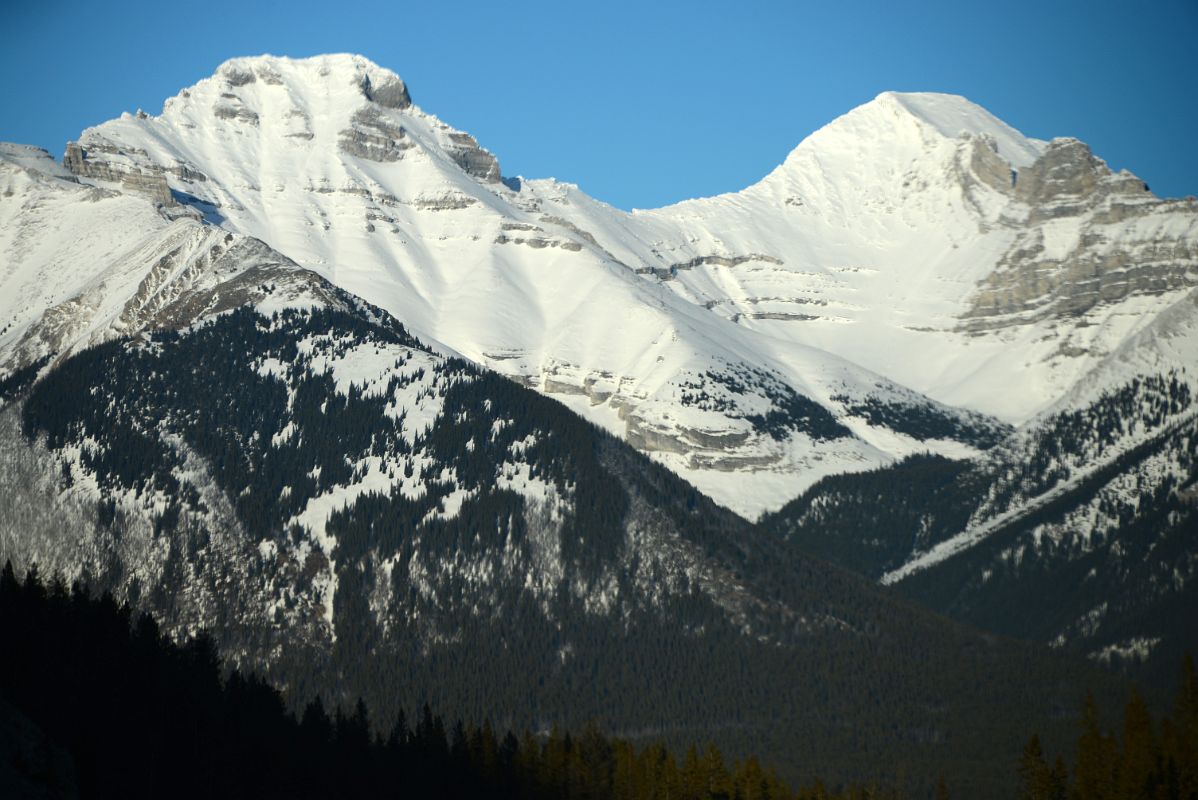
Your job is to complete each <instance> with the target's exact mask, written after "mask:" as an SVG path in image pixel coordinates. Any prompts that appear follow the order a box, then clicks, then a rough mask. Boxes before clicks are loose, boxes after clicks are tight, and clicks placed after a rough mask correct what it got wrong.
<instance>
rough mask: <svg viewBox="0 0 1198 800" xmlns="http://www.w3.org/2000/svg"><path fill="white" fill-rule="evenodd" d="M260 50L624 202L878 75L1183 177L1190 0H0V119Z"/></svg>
mask: <svg viewBox="0 0 1198 800" xmlns="http://www.w3.org/2000/svg"><path fill="white" fill-rule="evenodd" d="M267 52H268V53H274V54H278V55H290V56H305V55H313V54H316V53H322V52H358V53H362V54H363V55H365V56H367V57H369V58H371V59H373V60H374V61H376V62H378V63H379V64H381V65H383V66H385V67H389V68H391V69H393V70H394V71H396V72H398V73H399V74H400V75H401V76H402V77H403V78H404V79H405V80H406V81H407V82H408V85H409V87H410V89H411V92H412V96H413V99H414V100H415V101H416V102H417V103H418V104H419V105H421V106H422V107H423V108H424V109H425V110H427V111H430V112H432V113H434V114H436V115H438V116H439V117H441V118H442V119H443V120H445V121H446V122H448V123H450V124H452V125H454V126H456V127H458V128H462V129H464V130H467V131H469V132H471V133H473V134H474V135H475V136H476V137H477V138H478V139H479V141H480V142H481V143H482V144H483V145H484V146H485V147H487V148H489V149H490V150H492V151H493V152H494V153H495V154H496V155H497V156H498V157H499V160H500V164H501V165H502V167H503V171H504V174H506V175H517V174H522V175H525V176H527V177H548V176H554V177H557V178H559V179H561V180H567V181H572V182H574V183H578V184H579V185H581V186H582V188H583V189H584V190H585V191H587V192H588V193H590V194H591V195H593V196H595V197H598V198H600V199H602V200H606V201H607V202H610V203H613V204H614V205H617V206H621V207H624V208H630V207H634V206H635V207H642V208H644V207H652V206H657V205H663V204H665V203H669V202H673V201H676V200H680V199H684V198H687V197H695V196H700V195H708V194H715V193H718V192H723V191H731V190H735V189H739V188H742V187H744V186H746V185H748V184H750V183H752V182H754V181H755V180H757V179H758V178H760V177H761V176H763V175H765V174H766V173H767V172H768V171H769V170H770V169H772V168H773V167H774V166H775V165H777V164H778V163H780V162H781V161H782V159H783V158H785V156H786V154H787V153H788V152H789V151H790V150H791V149H792V148H793V147H794V146H795V145H796V144H798V142H799V141H800V140H802V138H803V137H804V136H806V135H807V134H808V133H810V132H811V131H813V130H815V129H817V128H819V127H820V126H821V125H823V124H825V123H826V122H828V121H830V120H832V119H833V118H835V117H836V116H838V115H840V114H842V113H844V112H846V111H848V110H849V109H851V108H852V107H854V106H856V105H858V104H860V103H862V102H865V101H867V100H869V99H870V98H872V97H874V96H875V95H876V94H878V93H879V92H881V91H884V90H887V89H895V90H900V91H942V92H954V93H958V94H963V95H965V96H967V97H969V98H970V99H971V100H973V101H975V102H977V103H980V104H981V105H983V106H985V107H987V108H988V109H990V110H991V111H992V112H993V113H995V114H996V115H998V116H999V117H1001V118H1002V119H1004V120H1006V121H1007V122H1008V123H1010V124H1012V125H1014V126H1015V127H1016V128H1019V129H1020V130H1022V131H1023V132H1024V133H1027V134H1029V135H1032V136H1038V137H1043V138H1048V137H1052V136H1076V137H1078V138H1081V139H1083V140H1085V141H1087V142H1088V143H1090V145H1091V146H1092V147H1093V148H1094V151H1095V152H1096V153H1097V154H1098V155H1099V156H1101V157H1103V158H1105V159H1106V160H1107V162H1108V163H1110V164H1111V166H1112V167H1114V168H1116V169H1118V168H1121V167H1126V168H1128V169H1130V170H1132V171H1133V172H1135V173H1136V174H1138V175H1139V176H1140V177H1141V178H1143V179H1144V180H1146V181H1147V182H1148V183H1149V184H1150V185H1151V187H1152V189H1153V190H1154V191H1156V192H1157V194H1160V195H1163V196H1180V195H1185V194H1198V61H1196V58H1198V0H1144V1H1143V2H1138V3H1133V2H1128V0H1122V1H1121V2H1110V1H1108V0H1084V2H1083V1H1081V0H1077V1H1075V0H1062V1H1061V2H1054V0H1040V2H1023V1H1022V0H1020V1H1019V2H1001V1H1000V0H990V2H984V3H983V2H974V1H973V0H954V1H953V2H925V3H902V2H897V0H892V2H850V1H848V0H844V1H842V2H833V1H832V0H829V2H818V3H816V2H800V1H799V0H792V1H790V2H787V1H786V0H778V1H777V2H759V1H758V0H740V2H738V3H731V2H721V3H714V2H705V1H704V0H690V2H654V1H653V0H640V1H639V2H623V0H603V1H602V2H594V3H585V4H584V3H576V2H571V1H570V0H556V2H519V0H506V1H496V0H492V2H485V3H484V2H478V3H474V2H467V1H466V0H458V1H457V2H439V1H438V0H423V2H396V1H395V0H392V1H391V2H368V1H359V2H342V3H329V2H323V3H314V2H311V3H310V2H253V1H252V0H241V1H240V2H226V1H225V0H201V1H200V2H177V1H176V2H153V3H150V2H119V0H114V1H113V2H108V3H96V2H88V3H82V2H61V1H58V0H30V1H29V2H26V0H0V139H4V140H10V141H19V142H25V143H29V144H37V145H40V146H42V147H45V148H47V149H49V150H50V151H51V152H52V153H54V154H55V155H56V156H58V155H61V153H62V150H63V145H64V143H65V142H66V141H67V140H68V139H72V138H75V137H76V136H77V135H78V133H79V132H80V131H81V130H82V129H83V128H84V127H86V126H88V125H93V124H96V123H99V122H102V121H104V120H106V119H109V118H111V117H114V116H117V115H119V114H120V113H121V112H122V111H132V110H135V109H137V108H144V109H145V110H147V111H149V112H151V113H158V112H159V110H160V109H161V107H162V101H163V100H164V99H165V98H167V97H169V96H171V95H173V94H175V93H176V92H177V91H178V90H179V89H181V88H182V87H184V86H186V85H189V84H191V83H194V82H195V81H197V80H199V79H200V78H203V77H205V76H207V75H210V74H211V73H212V72H213V71H214V70H215V68H216V67H217V65H218V64H220V62H221V61H223V60H224V59H226V58H229V57H231V56H237V55H253V54H259V53H267Z"/></svg>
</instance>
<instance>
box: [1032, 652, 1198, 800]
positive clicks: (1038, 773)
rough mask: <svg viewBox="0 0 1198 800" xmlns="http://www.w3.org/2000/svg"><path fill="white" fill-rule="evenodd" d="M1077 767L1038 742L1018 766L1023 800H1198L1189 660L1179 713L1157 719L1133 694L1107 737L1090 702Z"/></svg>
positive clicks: (1197, 680)
mask: <svg viewBox="0 0 1198 800" xmlns="http://www.w3.org/2000/svg"><path fill="white" fill-rule="evenodd" d="M1081 728H1082V730H1081V734H1080V735H1079V737H1078V740H1077V745H1076V747H1075V750H1074V753H1073V765H1072V769H1070V767H1069V765H1067V764H1066V761H1065V758H1064V757H1063V756H1060V755H1058V756H1056V758H1055V759H1054V760H1052V761H1051V762H1050V760H1049V756H1048V755H1047V754H1046V753H1045V752H1044V748H1043V746H1042V745H1041V743H1040V737H1039V736H1032V738H1031V739H1030V740H1029V741H1028V743H1027V746H1026V747H1025V748H1024V751H1023V758H1022V760H1021V762H1020V766H1019V777H1020V781H1021V783H1022V791H1021V793H1020V798H1021V800H1195V799H1196V798H1198V675H1196V674H1195V671H1194V659H1193V658H1192V657H1191V656H1186V658H1185V666H1184V670H1183V673H1182V680H1181V687H1180V689H1179V690H1178V692H1177V699H1176V701H1175V702H1174V707H1173V713H1172V714H1171V715H1168V716H1166V717H1165V718H1164V719H1162V720H1160V721H1159V722H1158V721H1155V720H1153V718H1152V714H1151V712H1150V711H1149V709H1148V705H1147V704H1146V703H1145V702H1144V699H1143V698H1142V697H1141V696H1140V695H1139V694H1138V693H1134V692H1133V693H1132V695H1131V697H1130V698H1129V699H1128V701H1127V704H1126V705H1125V706H1124V708H1123V721H1122V725H1121V727H1120V729H1119V730H1118V731H1115V732H1112V731H1106V730H1104V729H1103V727H1102V724H1101V722H1100V715H1099V711H1098V707H1097V704H1096V703H1095V702H1094V699H1093V698H1092V697H1091V698H1087V699H1086V702H1085V705H1084V708H1083V712H1082V721H1081Z"/></svg>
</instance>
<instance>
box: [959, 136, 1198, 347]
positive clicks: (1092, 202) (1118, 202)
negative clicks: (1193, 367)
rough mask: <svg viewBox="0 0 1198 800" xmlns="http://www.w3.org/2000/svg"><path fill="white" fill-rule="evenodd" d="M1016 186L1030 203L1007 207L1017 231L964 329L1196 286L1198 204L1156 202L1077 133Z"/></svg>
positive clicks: (1062, 314) (1053, 316)
mask: <svg viewBox="0 0 1198 800" xmlns="http://www.w3.org/2000/svg"><path fill="white" fill-rule="evenodd" d="M1010 192H1011V194H1012V195H1013V197H1014V198H1015V199H1016V200H1017V201H1018V202H1019V203H1021V204H1025V205H1026V210H1023V209H1021V208H1019V207H1016V208H1014V209H1011V210H1010V211H1008V212H1007V213H1008V214H1009V215H1010V216H1009V217H1008V218H1007V219H1006V223H1007V224H1008V225H1010V226H1012V227H1016V229H1017V231H1018V233H1017V235H1016V238H1015V240H1014V242H1013V244H1012V245H1011V247H1010V249H1008V250H1007V252H1006V253H1005V254H1004V255H1003V256H1002V257H1001V258H1000V259H999V261H998V263H997V264H996V266H995V269H994V271H993V272H992V273H991V274H990V275H988V276H987V277H986V278H985V279H984V281H983V282H982V283H981V285H980V287H979V290H978V292H977V293H976V294H975V295H974V296H973V298H972V302H971V307H970V308H969V309H968V310H967V312H966V313H965V315H964V322H963V328H964V329H965V330H967V331H970V332H979V331H984V330H990V329H1002V328H1004V327H1008V326H1011V325H1025V324H1028V323H1033V322H1038V321H1042V320H1059V319H1066V318H1069V317H1073V316H1077V315H1080V314H1084V313H1085V312H1087V311H1090V310H1091V309H1093V308H1095V307H1096V306H1099V305H1103V304H1108V305H1109V304H1114V303H1118V302H1120V301H1123V300H1125V299H1129V298H1133V297H1137V296H1145V295H1148V296H1151V295H1161V294H1164V293H1168V292H1175V291H1177V290H1182V289H1185V288H1187V287H1191V286H1195V285H1198V201H1194V200H1193V199H1192V198H1191V199H1188V200H1165V201H1162V200H1158V199H1157V198H1156V197H1154V196H1153V195H1152V194H1151V193H1150V192H1149V191H1148V189H1147V187H1146V186H1144V184H1143V183H1142V182H1141V181H1140V180H1139V179H1137V178H1136V177H1135V176H1134V175H1131V174H1130V173H1127V172H1120V173H1118V174H1114V173H1112V172H1111V171H1110V169H1109V168H1108V167H1107V166H1106V164H1105V163H1104V162H1103V161H1102V160H1100V159H1098V158H1096V157H1095V156H1094V155H1093V154H1092V153H1091V152H1090V149H1089V148H1088V147H1087V146H1086V145H1085V144H1083V143H1082V142H1079V141H1077V140H1076V139H1058V140H1054V141H1053V142H1051V143H1050V144H1049V146H1048V148H1047V149H1046V150H1045V152H1044V155H1043V156H1041V157H1040V158H1039V159H1038V160H1037V161H1036V162H1035V163H1034V164H1032V165H1031V166H1030V167H1028V168H1026V169H1024V170H1021V171H1020V172H1019V173H1018V174H1017V176H1016V179H1015V182H1014V186H1013V187H1012V189H1011V190H1010ZM1021 212H1022V213H1021ZM1016 215H1019V216H1016ZM1179 234H1180V235H1179Z"/></svg>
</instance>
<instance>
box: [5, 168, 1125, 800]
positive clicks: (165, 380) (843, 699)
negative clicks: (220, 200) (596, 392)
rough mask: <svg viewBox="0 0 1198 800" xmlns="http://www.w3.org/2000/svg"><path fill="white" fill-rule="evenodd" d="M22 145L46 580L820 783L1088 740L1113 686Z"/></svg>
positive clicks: (308, 653) (24, 453) (515, 719)
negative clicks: (734, 504)
mask: <svg viewBox="0 0 1198 800" xmlns="http://www.w3.org/2000/svg"><path fill="white" fill-rule="evenodd" d="M6 152H7V153H8V154H9V157H8V158H6V159H5V161H4V162H3V165H2V170H3V171H2V172H0V175H3V179H4V181H5V184H4V186H5V187H6V189H5V192H8V190H11V193H8V194H7V196H6V199H5V201H4V203H5V205H4V210H3V213H4V214H5V215H6V216H5V220H6V223H5V226H4V234H5V236H7V237H9V239H8V241H9V242H11V243H12V244H6V246H8V247H11V248H12V250H11V251H10V252H14V253H16V254H17V255H18V256H19V257H18V258H15V259H13V260H12V261H10V262H9V266H10V268H13V270H14V271H12V272H10V273H9V274H10V275H12V276H14V277H12V278H11V281H12V285H13V286H14V287H15V288H16V289H17V290H19V291H18V292H14V293H13V294H11V295H10V294H7V293H6V294H5V297H6V298H13V299H11V300H9V302H10V305H9V306H8V310H7V312H6V313H9V314H11V315H12V317H10V323H8V324H10V325H12V327H10V329H9V334H8V335H10V338H9V339H8V340H6V342H7V346H8V348H9V349H8V350H6V353H7V354H8V356H7V357H8V358H10V359H11V362H10V363H19V364H21V365H22V366H20V367H19V368H16V369H13V370H12V371H10V372H9V373H8V374H7V375H6V376H5V378H4V379H3V383H2V384H0V399H2V402H3V406H2V407H0V556H2V557H3V558H5V559H11V560H12V561H13V563H14V564H15V565H16V567H17V569H18V571H21V570H24V569H26V568H28V567H29V566H30V565H33V564H36V565H37V566H38V567H39V569H40V570H41V571H42V574H43V575H61V576H62V577H63V578H64V579H65V580H68V581H74V580H80V581H83V582H85V583H86V584H87V585H88V586H89V587H91V589H92V590H93V591H108V592H111V593H113V595H114V596H115V597H117V598H118V599H120V600H123V601H128V602H130V603H132V604H134V605H135V606H136V607H138V608H140V609H143V610H146V611H149V612H151V613H152V614H153V615H154V617H155V618H156V619H157V620H158V621H159V624H160V625H161V626H162V629H163V631H164V632H165V633H167V634H168V635H169V636H171V637H175V638H184V637H188V636H191V635H194V634H195V633H196V632H197V631H200V630H207V631H209V632H211V633H212V634H213V635H214V636H215V638H216V640H217V641H218V642H219V645H220V652H221V654H222V656H223V657H224V658H225V659H226V660H227V661H228V663H230V664H231V665H233V666H238V667H242V668H246V669H253V670H256V671H260V672H261V673H262V674H264V675H266V676H267V677H268V678H269V679H270V680H271V681H272V682H273V683H274V684H275V685H278V686H280V687H281V688H282V689H283V690H284V691H285V693H286V695H287V697H288V698H289V699H290V701H291V702H292V703H303V702H306V701H307V700H308V699H309V698H310V697H311V696H313V695H314V694H319V695H321V696H323V697H324V698H326V701H327V702H330V703H334V704H339V705H343V706H349V705H352V704H353V702H354V700H355V699H356V698H357V697H362V698H364V699H365V700H366V702H367V704H368V706H369V708H370V709H371V714H372V716H373V718H375V719H380V720H389V719H393V718H394V717H395V715H396V714H397V713H398V711H399V710H400V709H407V710H408V711H409V712H411V711H413V710H414V709H416V708H419V707H420V706H421V704H423V703H424V702H430V703H432V704H433V705H434V706H435V707H437V708H438V709H441V710H442V711H443V713H447V714H451V715H453V716H458V715H460V716H462V717H464V718H466V719H472V720H480V719H485V718H488V717H489V718H491V719H492V720H493V721H494V722H495V723H496V724H497V725H500V726H502V727H507V726H511V727H514V728H517V729H520V728H528V729H531V730H534V731H539V730H545V729H548V728H549V727H551V726H553V725H560V726H565V727H567V728H572V729H575V730H577V729H580V728H581V727H582V726H583V725H585V724H586V723H588V722H597V723H599V724H600V725H601V726H602V728H603V729H604V730H607V731H611V732H612V733H613V734H616V735H621V736H626V737H630V738H634V739H637V740H642V741H643V740H646V739H648V740H655V739H664V740H666V741H668V742H671V743H673V744H675V745H677V746H680V747H685V746H687V745H689V744H691V743H693V742H695V741H706V740H714V741H716V742H718V743H719V744H720V746H721V747H722V748H724V749H725V750H726V751H727V752H728V753H729V754H730V755H732V756H736V757H740V756H744V755H747V754H749V753H757V754H759V755H760V756H761V757H762V758H763V759H765V760H766V761H767V762H768V763H770V764H773V765H776V766H777V767H778V768H779V769H780V770H782V771H784V773H785V774H786V775H788V776H789V777H791V778H792V779H795V780H801V781H805V780H810V779H812V778H813V777H814V776H823V777H825V778H826V779H830V780H836V781H849V780H853V781H862V780H877V781H880V782H884V783H891V784H902V783H910V784H911V785H912V786H914V787H924V786H930V785H931V784H932V783H933V782H934V780H935V778H936V775H937V774H938V773H940V772H943V773H944V774H945V775H946V776H947V777H948V778H949V779H950V780H951V781H952V782H953V785H954V786H960V787H962V791H968V792H970V793H971V794H972V795H974V796H982V797H985V796H994V797H997V796H1000V795H1005V794H1006V793H1007V792H1008V789H1009V787H1010V785H1011V782H1012V777H1011V775H1012V773H1011V771H1010V763H1011V760H1012V759H1013V758H1014V756H1015V754H1016V753H1017V750H1018V747H1019V746H1020V743H1021V742H1022V739H1023V737H1024V736H1025V734H1026V731H1027V730H1028V728H1029V726H1030V725H1034V726H1035V727H1038V728H1040V729H1041V730H1042V731H1043V734H1044V735H1045V736H1046V737H1047V738H1048V740H1050V741H1056V742H1058V743H1063V742H1064V741H1066V739H1067V737H1068V735H1069V733H1070V730H1071V727H1072V721H1071V719H1069V718H1068V714H1067V713H1065V714H1062V713H1061V710H1062V709H1071V708H1077V707H1079V703H1080V699H1081V695H1082V693H1083V691H1084V690H1085V689H1087V688H1090V689H1094V690H1095V691H1097V692H1099V693H1100V694H1103V695H1109V694H1111V693H1114V692H1115V691H1117V690H1118V689H1119V682H1118V681H1117V680H1116V679H1115V678H1113V677H1110V676H1107V675H1104V674H1102V673H1100V672H1098V671H1095V670H1091V669H1088V668H1087V667H1086V666H1085V665H1084V664H1079V662H1077V661H1076V660H1074V659H1072V658H1071V657H1068V656H1065V657H1059V656H1056V655H1054V654H1048V653H1044V652H1041V650H1040V649H1039V648H1036V647H1034V646H1032V645H1027V644H1023V643H1019V642H1015V641H1010V640H1006V639H1002V638H997V637H992V636H986V635H983V634H980V633H977V632H975V631H973V630H971V629H968V628H965V627H962V626H958V625H956V624H954V623H951V622H947V621H945V620H943V619H941V618H939V617H937V616H935V615H933V614H930V613H928V612H926V611H923V610H922V609H920V608H918V607H917V606H914V605H912V604H910V603H908V602H906V601H904V600H902V599H901V598H896V597H894V596H893V595H892V593H890V592H889V591H886V590H884V589H880V588H878V587H876V586H873V585H871V584H870V583H869V582H867V581H865V580H863V579H861V578H859V577H857V576H855V575H853V574H851V573H849V572H845V571H843V570H841V569H839V568H837V567H834V566H832V565H830V564H828V563H826V562H824V561H821V560H819V559H816V558H812V557H810V556H808V555H806V554H804V553H802V552H801V551H798V550H796V549H794V548H792V547H791V546H789V545H788V544H787V543H786V542H785V541H783V540H781V539H779V538H778V537H777V536H775V535H773V534H771V533H769V532H766V531H761V530H758V529H756V528H754V527H753V526H751V525H750V524H749V523H747V522H746V521H745V520H743V519H742V518H740V517H738V516H736V515H735V514H733V513H732V512H730V511H727V510H725V509H722V508H721V507H719V506H717V505H716V504H715V503H713V502H712V501H711V500H709V499H708V498H706V497H705V496H703V495H702V494H700V493H699V492H698V491H697V490H695V489H694V488H692V487H691V486H689V485H687V484H686V483H684V482H683V481H682V480H681V479H679V478H678V477H677V476H675V475H674V474H672V473H671V472H670V471H669V470H667V469H666V468H665V467H663V466H662V465H659V464H656V463H654V462H653V461H651V460H649V459H648V458H646V457H645V456H644V455H643V454H641V453H638V452H637V451H636V450H634V449H633V448H631V447H630V446H629V445H628V444H627V443H625V442H623V441H622V440H620V439H619V438H617V437H614V436H612V435H611V434H609V433H606V432H604V431H602V430H601V429H599V428H596V427H594V426H592V425H591V424H590V423H588V422H586V421H585V420H583V419H582V418H580V417H579V416H578V415H577V414H575V413H573V412H572V411H571V410H570V409H569V408H567V407H566V406H563V405H562V404H560V403H558V402H556V400H554V399H552V398H547V397H545V396H543V395H542V394H539V393H537V392H535V391H533V390H531V389H529V388H527V387H524V386H521V385H520V384H519V383H518V382H515V381H512V380H510V379H508V378H507V377H504V376H501V375H499V374H497V373H495V372H493V371H490V370H486V369H483V368H481V367H479V366H478V365H476V364H473V363H471V362H468V361H466V360H464V359H462V358H460V357H457V356H452V355H446V354H445V353H443V352H439V351H438V349H436V348H433V347H430V346H428V345H426V344H424V343H423V342H421V341H420V340H419V339H418V338H417V337H415V336H413V334H412V333H411V332H410V331H409V330H408V329H407V328H406V327H405V326H404V325H402V324H401V323H400V322H399V321H398V320H397V319H396V318H395V317H393V316H392V315H390V314H388V313H387V312H386V311H385V310H383V309H380V308H378V307H377V306H373V305H371V304H369V303H367V302H366V301H364V300H363V299H361V298H359V297H356V296H354V295H351V294H349V293H347V292H345V291H344V290H342V289H340V288H337V287H336V286H334V285H333V284H331V283H330V282H328V281H327V280H326V279H324V278H322V277H321V276H320V275H318V274H316V273H315V272H312V271H309V270H307V269H305V268H303V267H302V266H300V265H299V264H298V263H296V262H294V261H293V260H291V259H290V258H288V257H287V256H285V255H283V254H281V253H279V252H277V251H275V250H274V249H272V248H271V247H270V246H268V245H267V244H266V243H264V242H262V241H261V240H259V239H256V238H253V237H250V236H247V235H245V234H241V233H237V232H231V231H228V230H225V229H223V228H220V227H217V226H215V225H213V224H212V222H211V221H210V220H208V219H205V218H203V216H202V215H199V214H196V213H192V211H190V210H189V207H187V206H186V205H168V204H166V203H165V202H163V201H162V199H161V196H160V197H158V198H155V197H151V196H147V195H146V194H145V193H144V192H143V190H142V188H140V186H134V185H133V183H132V182H130V181H128V180H126V181H125V183H124V185H123V186H122V187H121V188H117V187H116V186H105V187H98V186H93V185H89V184H87V183H82V182H77V181H76V180H75V179H74V176H71V175H65V174H63V173H62V172H61V170H60V169H59V168H58V167H56V166H54V165H53V163H52V162H50V161H49V160H48V159H47V158H46V157H45V156H44V155H40V154H38V153H36V152H33V151H30V150H27V149H14V148H9V149H8V150H7V151H6ZM0 194H4V192H0ZM75 253H77V255H72V254H75ZM72 258H74V259H75V260H74V261H72V260H71V259H72ZM68 265H73V266H78V271H77V272H73V273H72V272H70V271H68V270H67V269H65V267H66V266H68ZM56 267H57V268H56ZM84 267H86V271H84ZM341 269H348V267H342V268H341ZM636 280H640V279H639V278H637V279H636ZM633 285H636V284H635V283H634V284H633ZM39 308H41V309H42V310H41V311H40V312H38V311H37V309H39ZM22 315H24V316H22ZM13 318H16V319H17V320H18V324H15V325H14V324H12V322H11V320H12V319H13ZM14 331H15V332H16V335H12V334H13V332H14ZM828 424H829V425H834V424H838V423H835V421H834V420H832V421H831V422H829V423H828ZM978 675H986V676H987V679H986V681H985V682H984V683H983V684H979V682H978V680H977V677H976V676H978ZM1029 676H1032V677H1033V678H1034V680H1029V679H1028V678H1029ZM979 713H985V714H987V715H988V716H989V722H988V724H987V726H986V727H985V729H984V730H979V729H978V728H977V726H976V719H977V716H978V714H979Z"/></svg>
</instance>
